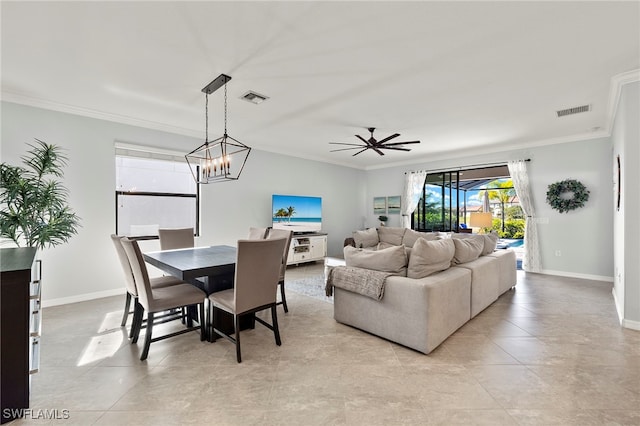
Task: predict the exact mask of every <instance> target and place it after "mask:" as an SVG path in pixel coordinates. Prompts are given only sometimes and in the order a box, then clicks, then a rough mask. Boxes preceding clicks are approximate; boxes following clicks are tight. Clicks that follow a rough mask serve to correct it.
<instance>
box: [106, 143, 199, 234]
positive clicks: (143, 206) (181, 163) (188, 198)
mask: <svg viewBox="0 0 640 426" xmlns="http://www.w3.org/2000/svg"><path fill="white" fill-rule="evenodd" d="M115 160H116V233H117V234H118V235H126V236H132V237H147V238H153V237H157V236H158V228H189V227H192V228H194V230H195V233H196V235H197V234H199V228H200V223H199V222H200V220H199V219H200V218H199V210H200V208H199V207H200V193H199V188H198V185H196V183H195V181H194V179H193V176H192V175H191V171H190V169H189V166H188V165H187V163H186V161H185V160H184V157H183V158H180V157H179V156H171V155H166V154H155V153H149V152H141V151H133V150H127V149H119V148H116V158H115Z"/></svg>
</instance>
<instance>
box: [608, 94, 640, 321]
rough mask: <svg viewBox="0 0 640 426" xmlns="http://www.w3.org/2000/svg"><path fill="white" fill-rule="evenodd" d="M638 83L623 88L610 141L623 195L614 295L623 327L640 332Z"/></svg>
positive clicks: (617, 227) (617, 214)
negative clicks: (616, 162)
mask: <svg viewBox="0 0 640 426" xmlns="http://www.w3.org/2000/svg"><path fill="white" fill-rule="evenodd" d="M638 117H640V82H635V83H630V84H626V85H624V86H623V87H622V91H621V95H620V100H619V104H618V110H617V113H616V119H615V122H614V126H613V132H612V135H611V139H612V141H613V154H614V158H615V156H617V155H620V159H621V170H622V176H621V184H622V187H621V188H622V196H621V204H620V211H616V212H614V215H613V223H614V230H615V239H614V270H615V280H614V290H613V292H614V296H615V299H616V304H617V305H618V312H619V314H620V317H621V320H622V323H623V325H625V326H628V327H630V328H635V329H638V330H640V261H639V260H640V228H639V227H638V222H639V220H638V219H640V214H639V213H638V212H640V185H638V182H640V169H639V168H638V163H639V162H640V129H639V127H638Z"/></svg>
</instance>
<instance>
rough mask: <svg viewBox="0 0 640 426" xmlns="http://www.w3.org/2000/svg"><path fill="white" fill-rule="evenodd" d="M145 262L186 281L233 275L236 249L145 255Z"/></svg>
mask: <svg viewBox="0 0 640 426" xmlns="http://www.w3.org/2000/svg"><path fill="white" fill-rule="evenodd" d="M144 260H145V261H146V262H148V263H149V264H151V265H153V266H155V267H156V268H158V269H161V270H162V271H164V272H166V273H168V274H171V275H173V276H174V277H177V278H180V279H182V280H185V281H192V280H194V279H196V278H201V277H215V276H218V275H229V274H233V273H234V271H235V265H236V248H235V247H232V246H225V245H219V246H210V247H194V248H187V249H179V250H163V251H154V252H148V253H144Z"/></svg>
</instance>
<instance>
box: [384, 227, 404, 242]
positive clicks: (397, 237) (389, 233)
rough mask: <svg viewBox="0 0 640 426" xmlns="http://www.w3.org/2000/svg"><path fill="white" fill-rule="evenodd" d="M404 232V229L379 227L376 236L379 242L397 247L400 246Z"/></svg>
mask: <svg viewBox="0 0 640 426" xmlns="http://www.w3.org/2000/svg"><path fill="white" fill-rule="evenodd" d="M404 231H406V228H398V227H394V226H381V227H380V228H378V235H379V236H380V241H382V242H385V243H389V244H393V245H394V246H399V245H402V237H403V235H404Z"/></svg>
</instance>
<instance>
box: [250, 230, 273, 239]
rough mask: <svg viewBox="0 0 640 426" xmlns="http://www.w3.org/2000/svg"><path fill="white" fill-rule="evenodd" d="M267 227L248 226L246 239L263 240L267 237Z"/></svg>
mask: <svg viewBox="0 0 640 426" xmlns="http://www.w3.org/2000/svg"><path fill="white" fill-rule="evenodd" d="M267 230H268V228H254V227H251V228H249V236H248V237H247V240H264V239H265V238H266V237H267Z"/></svg>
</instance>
